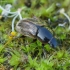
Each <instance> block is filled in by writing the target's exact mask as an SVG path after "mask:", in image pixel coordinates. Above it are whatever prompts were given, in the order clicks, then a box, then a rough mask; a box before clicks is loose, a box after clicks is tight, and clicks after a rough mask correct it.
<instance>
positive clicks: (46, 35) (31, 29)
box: [16, 18, 58, 48]
mask: <svg viewBox="0 0 70 70" xmlns="http://www.w3.org/2000/svg"><path fill="white" fill-rule="evenodd" d="M16 31H18V32H19V33H20V34H22V35H24V36H28V37H31V38H35V39H39V40H40V41H41V42H42V44H47V43H49V44H50V45H51V46H52V47H54V48H56V47H57V46H58V43H57V40H56V39H55V37H53V34H52V33H51V32H50V31H49V30H48V29H46V28H45V27H42V26H40V25H38V23H37V22H33V21H32V20H29V19H27V18H24V19H22V20H20V21H18V22H17V24H16Z"/></svg>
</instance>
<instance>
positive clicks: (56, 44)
mask: <svg viewBox="0 0 70 70" xmlns="http://www.w3.org/2000/svg"><path fill="white" fill-rule="evenodd" d="M50 45H51V46H52V47H53V48H56V47H57V46H58V43H57V40H56V39H55V38H54V37H53V39H52V40H51V41H50Z"/></svg>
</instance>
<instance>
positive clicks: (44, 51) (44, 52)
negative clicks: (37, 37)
mask: <svg viewBox="0 0 70 70" xmlns="http://www.w3.org/2000/svg"><path fill="white" fill-rule="evenodd" d="M42 50H43V54H44V56H43V58H46V57H47V56H46V55H47V53H46V50H45V48H44V44H42Z"/></svg>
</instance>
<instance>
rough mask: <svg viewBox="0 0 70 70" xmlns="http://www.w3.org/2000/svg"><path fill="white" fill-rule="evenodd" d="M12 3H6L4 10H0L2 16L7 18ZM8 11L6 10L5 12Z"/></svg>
mask: <svg viewBox="0 0 70 70" xmlns="http://www.w3.org/2000/svg"><path fill="white" fill-rule="evenodd" d="M11 8H12V5H11V4H7V5H6V6H5V8H4V10H3V11H2V16H3V17H5V18H7V17H8V15H9V12H10V11H11ZM7 11H8V12H7Z"/></svg>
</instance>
